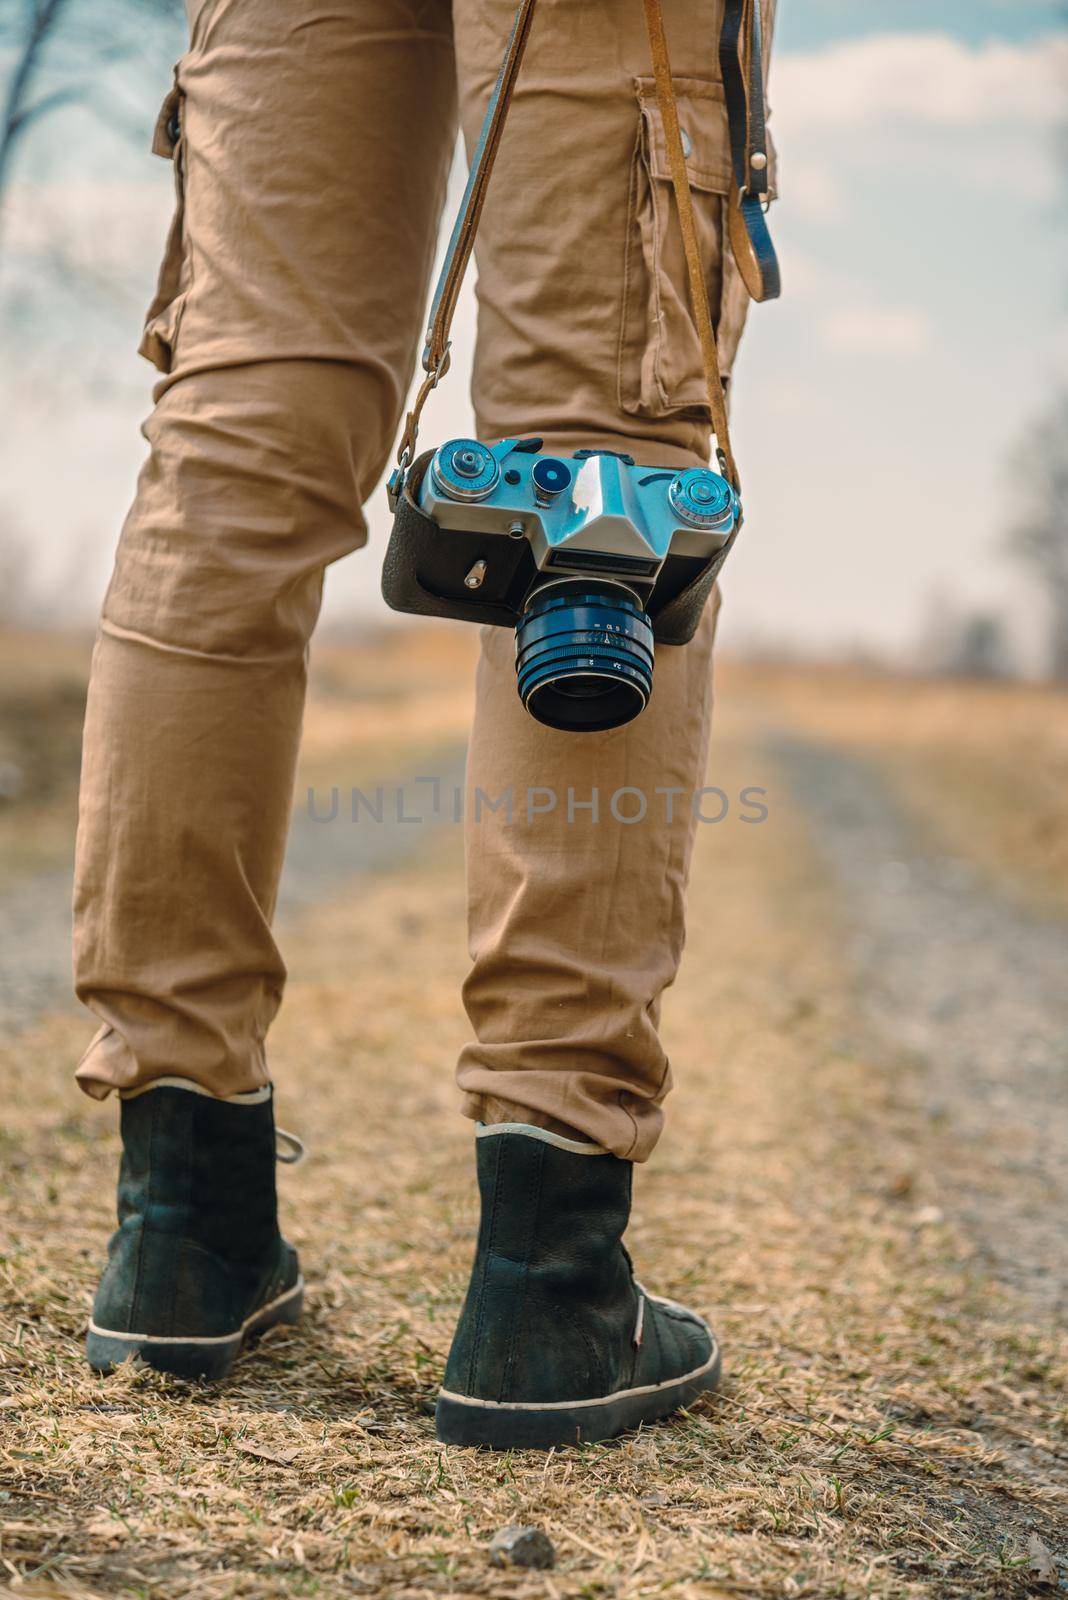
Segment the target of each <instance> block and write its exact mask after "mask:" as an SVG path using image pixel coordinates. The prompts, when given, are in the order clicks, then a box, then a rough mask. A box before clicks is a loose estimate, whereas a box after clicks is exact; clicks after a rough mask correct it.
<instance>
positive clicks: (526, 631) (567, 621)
mask: <svg viewBox="0 0 1068 1600" xmlns="http://www.w3.org/2000/svg"><path fill="white" fill-rule="evenodd" d="M516 672H517V675H518V689H519V698H520V699H521V700H522V702H523V704H524V706H526V708H527V710H528V711H529V712H530V714H531V716H532V717H534V718H536V719H537V721H538V722H543V723H545V725H546V726H547V727H549V728H562V729H566V730H569V731H572V732H577V733H597V732H600V731H601V730H603V729H605V728H618V727H620V726H622V724H623V723H624V722H629V721H630V720H631V718H632V717H636V716H637V715H638V713H639V711H642V710H644V708H645V705H646V703H647V702H648V699H649V696H650V694H651V693H652V688H653V627H652V623H651V622H650V621H649V618H648V617H647V616H646V614H645V612H644V611H643V610H642V608H641V606H640V605H639V604H638V603H637V601H636V600H635V599H634V598H633V596H632V595H630V594H629V593H628V592H627V591H626V590H625V589H622V588H620V587H618V586H617V585H615V584H609V583H598V582H596V580H593V581H577V582H576V583H575V584H567V585H563V584H561V585H559V586H556V587H553V588H549V589H543V590H541V591H539V592H538V593H536V594H535V595H534V598H533V599H532V600H531V602H530V604H529V606H528V607H527V609H526V611H525V612H524V613H523V616H522V618H521V619H520V622H519V626H518V627H517V629H516Z"/></svg>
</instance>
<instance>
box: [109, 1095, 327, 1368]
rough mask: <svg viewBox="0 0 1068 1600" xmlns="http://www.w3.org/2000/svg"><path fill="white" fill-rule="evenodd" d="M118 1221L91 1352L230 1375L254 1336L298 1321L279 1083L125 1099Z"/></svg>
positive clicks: (112, 1360)
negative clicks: (221, 1093)
mask: <svg viewBox="0 0 1068 1600" xmlns="http://www.w3.org/2000/svg"><path fill="white" fill-rule="evenodd" d="M122 1150H123V1153H122V1166H121V1168H120V1171H119V1227H118V1231H117V1232H116V1233H114V1234H113V1235H112V1237H111V1242H110V1244H109V1245H108V1256H109V1260H108V1265H107V1267H106V1269H105V1271H104V1276H103V1277H102V1279H101V1280H100V1287H99V1288H98V1289H97V1292H96V1299H95V1301H94V1302H93V1314H92V1317H91V1318H90V1321H89V1333H88V1337H87V1339H86V1354H87V1355H88V1357H89V1363H90V1365H91V1366H93V1367H95V1368H96V1370H97V1371H98V1372H110V1371H111V1370H112V1368H114V1367H115V1366H116V1365H117V1364H118V1363H119V1362H120V1361H125V1360H126V1359H127V1357H129V1356H132V1355H137V1356H140V1357H141V1360H142V1361H145V1362H147V1363H148V1364H149V1365H150V1366H152V1367H156V1368H158V1369H159V1370H160V1371H161V1372H172V1373H176V1374H178V1375H179V1376H181V1377H186V1378H221V1377H224V1376H225V1374H226V1373H227V1372H228V1371H229V1370H230V1368H231V1367H232V1366H233V1363H234V1360H235V1358H236V1356H237V1354H238V1352H239V1350H240V1349H241V1346H242V1345H243V1344H244V1342H245V1340H246V1339H248V1338H250V1337H251V1336H252V1335H253V1334H257V1333H262V1332H263V1331H264V1329H266V1328H270V1327H272V1326H273V1325H274V1324H275V1323H276V1322H296V1321H297V1320H298V1318H299V1316H300V1310H301V1303H302V1300H303V1295H304V1282H303V1279H302V1278H301V1276H300V1267H299V1264H298V1262H297V1253H296V1251H295V1250H294V1249H293V1248H292V1246H290V1245H288V1244H287V1243H286V1241H285V1240H284V1239H283V1238H282V1236H281V1234H280V1233H279V1231H278V1217H277V1206H276V1195H275V1127H274V1108H273V1105H272V1100H271V1091H270V1090H269V1089H267V1090H265V1091H262V1092H259V1093H258V1094H257V1095H256V1096H240V1097H234V1098H232V1099H229V1100H221V1099H216V1098H215V1097H214V1096H212V1095H209V1094H207V1093H205V1092H204V1091H203V1090H201V1089H199V1088H198V1086H197V1085H196V1084H193V1083H189V1084H188V1085H186V1084H185V1083H184V1081H183V1080H180V1079H173V1078H172V1079H167V1080H165V1081H164V1082H163V1083H162V1084H160V1085H154V1086H153V1087H151V1088H149V1089H146V1090H145V1091H143V1092H142V1093H140V1094H137V1095H134V1096H132V1097H130V1098H128V1099H124V1100H123V1102H122Z"/></svg>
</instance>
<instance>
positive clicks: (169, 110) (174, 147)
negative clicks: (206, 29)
mask: <svg viewBox="0 0 1068 1600" xmlns="http://www.w3.org/2000/svg"><path fill="white" fill-rule="evenodd" d="M183 98H184V97H183V95H182V91H181V89H180V88H179V87H178V75H177V70H176V71H175V81H174V87H173V88H172V89H171V91H170V93H169V94H168V96H167V98H166V100H164V102H163V105H162V106H161V108H160V113H159V116H158V118H157V119H156V131H155V133H154V135H153V138H152V152H153V154H154V155H157V156H163V157H164V159H165V160H168V161H171V162H172V163H173V165H174V188H175V204H174V215H173V217H172V218H171V226H170V231H169V233H168V235H167V244H166V248H165V249H164V252H163V262H162V264H161V266H160V269H159V281H158V283H157V285H156V294H155V298H154V299H153V301H152V304H151V305H150V306H149V308H148V313H147V315H146V317H145V329H144V333H143V335H142V337H141V343H140V345H139V346H138V351H139V354H141V355H143V356H144V357H145V358H146V360H148V361H151V362H152V365H153V366H154V367H157V368H158V369H159V371H160V372H170V371H171V369H172V367H173V365H174V352H175V348H176V346H177V342H178V328H179V325H180V323H181V320H182V311H183V310H184V308H185V302H186V297H187V296H188V294H189V288H190V282H191V273H190V262H189V249H188V241H187V239H186V225H185V182H186V152H185V131H184V128H183V116H182V114H183Z"/></svg>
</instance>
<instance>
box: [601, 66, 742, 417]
mask: <svg viewBox="0 0 1068 1600" xmlns="http://www.w3.org/2000/svg"><path fill="white" fill-rule="evenodd" d="M636 87H637V93H638V112H639V115H638V130H637V137H636V141H635V148H634V159H633V163H632V167H631V181H630V201H629V207H628V216H627V238H626V257H625V263H624V275H623V310H622V321H621V326H620V339H619V403H620V406H621V407H622V409H623V410H624V411H626V412H629V413H630V414H631V415H633V416H639V417H665V416H669V415H671V414H672V413H676V412H681V411H701V412H703V413H704V414H705V415H707V414H708V396H707V391H706V388H705V380H704V369H703V366H702V363H701V346H700V341H699V339H698V335H697V327H696V324H695V322H694V318H693V312H692V310H691V307H690V291H689V281H688V278H687V274H686V256H685V253H684V251H683V244H682V233H681V230H680V228H679V218H678V211H677V209H676V205H675V193H674V190H673V188H672V183H671V167H670V165H669V162H668V155H667V144H666V141H665V137H664V127H663V122H662V120H661V117H660V108H659V106H658V105H657V100H656V86H655V83H654V80H653V79H652V78H639V79H638V80H637V82H636ZM675 93H676V98H677V100H678V107H679V123H680V126H681V129H682V144H683V150H684V153H685V155H686V168H687V171H688V173H689V175H690V190H691V193H692V195H693V205H694V214H695V219H696V223H697V233H698V240H699V243H700V246H701V260H702V263H703V264H704V268H705V274H706V281H707V284H708V300H709V306H710V308H711V312H712V320H713V322H714V323H715V325H716V333H717V343H718V346H719V359H720V366H721V368H722V370H723V372H724V374H726V373H728V372H729V371H730V367H731V363H732V362H733V360H734V356H735V354H736V352H737V349H738V342H739V340H740V339H741V336H742V329H743V327H744V325H745V318H746V312H747V310H748V307H749V292H748V290H747V289H746V287H745V284H744V283H743V282H742V278H741V274H740V273H739V271H738V268H737V265H736V263H735V261H734V257H733V255H732V254H731V251H730V246H729V244H728V243H727V205H728V196H729V194H730V191H731V185H732V182H733V179H732V174H731V159H730V138H729V133H728V128H727V110H726V105H725V103H724V99H723V89H722V86H721V85H720V84H719V83H717V82H712V81H709V80H705V79H699V78H676V79H675Z"/></svg>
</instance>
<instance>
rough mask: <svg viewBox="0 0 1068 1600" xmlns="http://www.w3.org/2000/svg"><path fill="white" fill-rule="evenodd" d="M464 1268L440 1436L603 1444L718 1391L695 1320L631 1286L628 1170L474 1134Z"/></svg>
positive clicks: (518, 1443)
mask: <svg viewBox="0 0 1068 1600" xmlns="http://www.w3.org/2000/svg"><path fill="white" fill-rule="evenodd" d="M476 1148H477V1156H478V1186H479V1190H480V1192H481V1196H482V1222H481V1226H480V1228H479V1234H478V1245H477V1248H476V1252H475V1265H474V1269H473V1271H472V1274H471V1284H470V1287H469V1289H468V1291H467V1299H466V1300H465V1302H464V1307H463V1310H462V1311H461V1313H460V1321H459V1324H458V1326H457V1329H456V1334H455V1336H454V1338H453V1343H452V1350H451V1352H450V1354H449V1360H448V1364H447V1366H446V1368H445V1382H444V1385H443V1387H442V1390H441V1394H440V1396H439V1398H438V1405H437V1424H438V1438H439V1439H442V1440H443V1441H444V1442H445V1443H447V1444H469V1445H486V1446H489V1447H491V1448H494V1449H501V1450H503V1449H519V1448H522V1447H525V1446H534V1447H539V1448H548V1447H549V1446H551V1445H563V1444H579V1443H582V1442H584V1441H592V1440H596V1439H608V1438H611V1437H612V1435H613V1434H617V1433H621V1432H623V1430H624V1429H626V1428H635V1427H637V1426H638V1425H639V1424H640V1423H644V1422H653V1421H654V1420H655V1419H656V1418H658V1417H664V1416H666V1415H667V1414H668V1413H669V1412H670V1411H674V1410H676V1409H677V1408H678V1407H679V1406H684V1405H687V1404H688V1403H689V1402H690V1401H691V1400H693V1399H694V1398H695V1396H697V1395H699V1394H701V1393H702V1391H704V1390H706V1389H714V1388H715V1387H716V1385H717V1383H718V1382H719V1376H720V1355H719V1348H718V1346H717V1344H716V1340H715V1337H714V1336H713V1334H712V1331H711V1329H710V1328H709V1327H708V1324H707V1323H706V1322H704V1321H703V1320H702V1318H700V1317H699V1316H697V1315H696V1313H694V1312H692V1311H687V1310H686V1309H685V1307H683V1306H679V1305H676V1304H675V1303H674V1301H671V1300H662V1299H659V1298H657V1297H656V1296H655V1295H651V1294H649V1293H648V1292H647V1291H646V1290H645V1289H644V1288H643V1287H642V1285H641V1284H639V1283H638V1282H636V1280H635V1278H634V1272H633V1269H632V1267H631V1262H630V1257H629V1255H628V1254H627V1251H626V1249H625V1248H624V1246H623V1242H622V1240H623V1232H624V1230H625V1228H626V1226H627V1222H628V1220H629V1218H630V1190H631V1174H632V1171H633V1167H632V1165H631V1163H630V1162H629V1161H621V1160H620V1159H619V1158H618V1156H614V1155H611V1154H609V1152H608V1151H606V1150H602V1149H601V1148H600V1146H599V1145H593V1144H578V1143H576V1142H575V1141H573V1140H570V1139H564V1138H561V1137H560V1136H559V1135H558V1134H555V1133H547V1132H545V1131H544V1130H543V1129H541V1128H532V1127H527V1126H525V1125H521V1124H518V1123H503V1124H499V1125H498V1126H495V1127H480V1128H479V1130H478V1139H477V1142H476Z"/></svg>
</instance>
